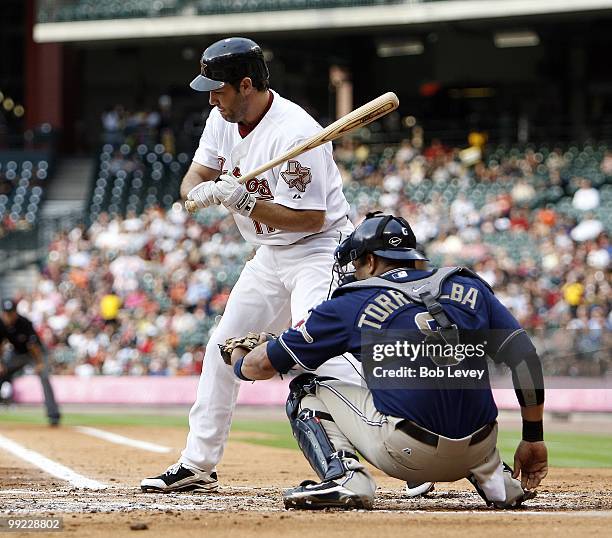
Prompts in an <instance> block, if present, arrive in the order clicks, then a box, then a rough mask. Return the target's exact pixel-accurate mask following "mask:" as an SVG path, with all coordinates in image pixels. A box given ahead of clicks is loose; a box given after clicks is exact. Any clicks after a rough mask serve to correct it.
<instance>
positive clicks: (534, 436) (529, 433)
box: [523, 420, 544, 443]
mask: <svg viewBox="0 0 612 538" xmlns="http://www.w3.org/2000/svg"><path fill="white" fill-rule="evenodd" d="M523 441H527V442H528V443H537V442H538V441H544V424H543V422H542V421H541V420H536V421H531V420H523Z"/></svg>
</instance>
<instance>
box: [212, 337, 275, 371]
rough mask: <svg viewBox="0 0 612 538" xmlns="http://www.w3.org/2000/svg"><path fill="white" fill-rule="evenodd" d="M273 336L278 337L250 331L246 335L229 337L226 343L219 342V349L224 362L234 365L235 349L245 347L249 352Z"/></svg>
mask: <svg viewBox="0 0 612 538" xmlns="http://www.w3.org/2000/svg"><path fill="white" fill-rule="evenodd" d="M271 338H276V336H275V335H273V334H271V333H254V332H248V333H247V334H245V335H244V336H240V337H232V338H228V339H227V340H226V341H225V343H224V344H219V351H221V358H222V359H223V362H224V363H225V364H227V365H228V366H231V365H232V353H233V351H234V350H235V349H238V348H240V349H244V350H245V351H246V352H247V353H248V352H249V351H251V350H253V349H254V348H256V347H257V346H258V345H259V344H263V343H264V342H267V341H268V340H270V339H271Z"/></svg>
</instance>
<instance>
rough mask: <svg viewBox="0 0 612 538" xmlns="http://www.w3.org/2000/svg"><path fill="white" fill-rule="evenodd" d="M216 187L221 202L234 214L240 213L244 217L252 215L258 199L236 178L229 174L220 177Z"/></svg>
mask: <svg viewBox="0 0 612 538" xmlns="http://www.w3.org/2000/svg"><path fill="white" fill-rule="evenodd" d="M215 187H216V189H217V192H216V195H217V197H218V198H219V201H220V202H221V203H222V204H223V205H224V206H225V207H227V209H229V210H230V211H231V212H232V213H238V214H239V215H242V216H244V217H248V216H250V215H251V211H253V208H254V207H255V203H256V202H257V199H256V198H255V196H254V195H253V194H251V193H250V192H249V191H247V188H246V187H245V186H244V185H243V184H242V183H239V182H238V180H237V179H236V178H235V177H234V176H230V175H229V174H223V175H222V176H219V179H218V180H217V182H216V183H215Z"/></svg>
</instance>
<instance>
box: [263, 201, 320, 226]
mask: <svg viewBox="0 0 612 538" xmlns="http://www.w3.org/2000/svg"><path fill="white" fill-rule="evenodd" d="M251 218H252V219H253V220H256V221H257V222H261V223H262V224H267V225H268V226H271V227H272V228H276V229H277V230H283V231H285V232H313V233H316V232H318V231H320V230H321V228H322V227H323V224H324V222H325V211H319V210H312V209H291V208H289V207H285V206H283V205H280V204H275V203H273V202H264V201H263V200H257V203H256V204H255V208H254V209H253V211H252V212H251Z"/></svg>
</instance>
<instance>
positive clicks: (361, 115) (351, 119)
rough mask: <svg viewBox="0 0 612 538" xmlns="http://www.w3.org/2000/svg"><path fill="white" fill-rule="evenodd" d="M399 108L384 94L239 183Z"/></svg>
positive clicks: (191, 210) (390, 94)
mask: <svg viewBox="0 0 612 538" xmlns="http://www.w3.org/2000/svg"><path fill="white" fill-rule="evenodd" d="M398 106H399V99H398V98H397V95H395V94H394V93H393V92H387V93H384V94H383V95H381V96H380V97H377V98H376V99H373V100H372V101H370V102H369V103H366V104H365V105H362V106H360V107H359V108H356V109H355V110H353V111H352V112H349V113H348V114H347V115H346V116H342V117H341V118H340V119H338V120H336V121H335V122H334V123H332V124H330V125H328V126H327V127H325V129H323V130H322V131H320V132H318V133H317V134H315V135H313V136H311V137H310V138H307V139H306V140H305V141H304V142H302V143H301V144H298V145H297V146H295V147H293V148H291V149H290V150H289V151H287V152H285V153H283V154H282V155H280V156H278V157H276V158H275V159H272V160H271V161H268V162H267V163H265V164H262V165H261V166H259V167H258V168H255V170H252V171H251V172H249V173H248V174H244V175H243V176H240V177H239V178H238V181H239V182H240V183H245V182H246V181H248V180H249V179H253V178H254V177H257V176H258V175H259V174H263V173H264V172H267V171H268V170H270V168H274V167H275V166H278V165H279V164H282V163H284V162H285V161H289V160H290V159H293V158H294V157H297V156H298V155H301V154H302V153H304V152H306V151H308V150H311V149H314V148H318V147H319V146H321V145H322V144H325V143H327V142H331V141H332V140H336V139H337V138H340V137H341V136H344V135H346V134H348V133H351V132H353V131H355V130H356V129H358V128H359V127H363V126H364V125H367V124H368V123H372V122H373V121H375V120H377V119H378V118H382V117H383V116H385V115H387V114H388V113H389V112H392V111H393V110H395V109H396V108H397V107H398ZM185 209H187V211H189V213H195V212H196V211H197V210H198V206H197V204H196V203H195V202H194V201H192V200H187V201H186V202H185Z"/></svg>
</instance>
